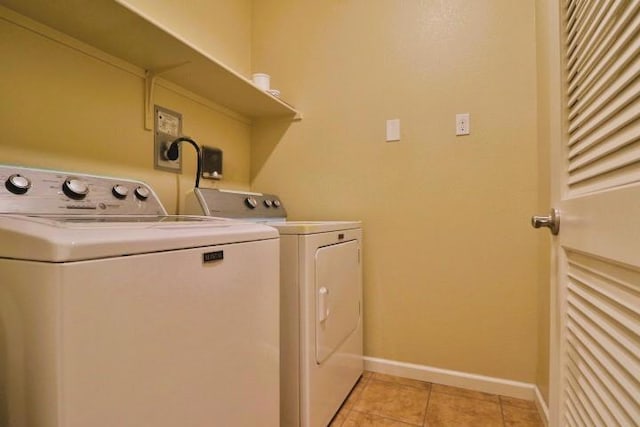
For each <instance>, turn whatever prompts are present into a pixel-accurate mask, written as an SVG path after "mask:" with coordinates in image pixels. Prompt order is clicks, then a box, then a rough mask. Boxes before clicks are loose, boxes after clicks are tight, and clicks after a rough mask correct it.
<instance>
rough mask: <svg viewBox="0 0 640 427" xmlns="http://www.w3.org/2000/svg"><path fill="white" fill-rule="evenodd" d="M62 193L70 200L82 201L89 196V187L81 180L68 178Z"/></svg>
mask: <svg viewBox="0 0 640 427" xmlns="http://www.w3.org/2000/svg"><path fill="white" fill-rule="evenodd" d="M62 192H63V193H64V194H66V195H67V197H69V198H70V199H74V200H82V199H84V198H85V197H87V194H89V186H87V184H85V183H84V182H82V181H80V180H79V179H75V178H67V180H66V181H65V182H64V184H62Z"/></svg>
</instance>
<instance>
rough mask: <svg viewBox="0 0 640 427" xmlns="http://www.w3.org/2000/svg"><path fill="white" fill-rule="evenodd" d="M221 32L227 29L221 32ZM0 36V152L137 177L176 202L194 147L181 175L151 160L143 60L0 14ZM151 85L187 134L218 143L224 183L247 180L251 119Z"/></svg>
mask: <svg viewBox="0 0 640 427" xmlns="http://www.w3.org/2000/svg"><path fill="white" fill-rule="evenodd" d="M233 19H236V17H235V15H234V17H233ZM247 19H250V15H248V16H247ZM239 27H240V25H239ZM226 38H230V39H232V38H233V37H232V35H231V34H227V35H226V36H225V38H223V39H221V42H222V41H224V40H226ZM0 40H2V42H1V43H0V57H2V58H3V59H2V65H0V93H1V94H2V102H1V103H0V123H2V126H3V130H4V131H3V137H2V142H1V143H0V162H2V163H9V164H22V165H26V166H31V167H46V168H53V169H62V170H73V171H78V172H87V173H95V174H103V175H114V176H126V177H131V178H134V179H142V180H144V181H147V182H149V183H150V184H151V185H152V186H153V187H154V188H155V189H156V191H157V192H158V193H159V195H160V197H161V199H162V202H163V203H164V204H165V206H166V207H167V210H168V211H169V212H170V213H175V212H176V210H177V208H178V204H179V201H178V200H179V199H178V197H177V195H178V194H181V195H182V196H183V195H184V193H185V192H186V191H187V190H188V189H189V188H190V187H192V186H193V178H194V173H195V154H193V153H192V150H191V148H190V147H188V146H187V147H185V149H184V153H185V155H184V156H183V171H184V172H183V175H181V179H180V180H178V178H177V175H175V174H172V173H168V172H163V171H157V170H154V167H153V159H154V157H153V133H152V132H151V131H146V130H144V129H143V117H144V116H143V111H144V110H143V105H144V80H143V78H142V70H139V69H136V68H135V67H133V66H127V64H121V63H119V62H118V61H115V62H116V63H118V64H119V65H121V67H117V66H114V65H111V64H108V63H106V62H105V61H103V60H101V59H97V58H95V57H91V56H88V55H86V54H84V53H81V52H79V51H78V50H76V49H72V48H70V47H68V46H65V45H62V44H61V43H58V42H56V41H52V40H50V39H49V38H46V37H43V36H42V35H39V34H36V33H34V32H32V31H30V30H27V29H25V28H23V27H20V26H17V25H14V24H13V23H10V22H7V21H4V20H0ZM155 94H156V98H155V102H156V103H157V104H159V105H162V106H164V107H167V108H169V109H172V110H175V111H178V112H180V113H182V114H183V133H184V134H186V135H190V136H192V137H193V138H195V139H196V141H198V142H199V143H200V144H204V145H210V146H215V147H220V148H222V149H223V151H224V156H225V165H224V167H225V169H224V173H225V185H226V186H227V187H236V188H248V187H249V179H250V177H249V145H250V137H251V129H250V124H249V123H248V122H247V121H242V120H237V119H234V118H231V117H229V116H228V115H225V114H222V113H220V112H218V111H217V110H216V108H215V105H211V104H207V103H206V102H204V101H202V100H201V99H198V97H193V96H192V97H189V96H186V95H185V93H182V92H180V91H178V92H176V91H174V90H168V89H167V88H165V87H162V86H157V87H156V92H155ZM205 185H211V184H209V183H208V182H205Z"/></svg>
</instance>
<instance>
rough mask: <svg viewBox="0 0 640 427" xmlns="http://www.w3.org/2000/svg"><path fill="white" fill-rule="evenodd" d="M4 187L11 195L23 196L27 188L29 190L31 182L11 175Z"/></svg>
mask: <svg viewBox="0 0 640 427" xmlns="http://www.w3.org/2000/svg"><path fill="white" fill-rule="evenodd" d="M4 186H5V187H7V190H9V191H11V192H12V193H13V194H24V193H26V192H27V191H28V190H29V188H31V181H29V179H28V178H26V177H24V176H22V175H20V174H18V173H16V174H13V175H11V176H10V177H9V178H7V180H6V181H5V182H4Z"/></svg>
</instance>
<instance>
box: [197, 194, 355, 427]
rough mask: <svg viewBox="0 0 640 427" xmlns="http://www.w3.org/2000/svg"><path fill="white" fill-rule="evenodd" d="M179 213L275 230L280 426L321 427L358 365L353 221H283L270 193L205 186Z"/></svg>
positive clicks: (339, 402) (350, 385)
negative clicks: (255, 223) (277, 245)
mask: <svg viewBox="0 0 640 427" xmlns="http://www.w3.org/2000/svg"><path fill="white" fill-rule="evenodd" d="M186 208H187V212H188V213H190V214H204V215H213V216H218V217H225V218H236V219H242V220H253V221H258V222H262V223H265V224H267V225H269V226H272V227H275V228H276V229H278V231H279V233H280V277H281V279H280V310H281V311H280V373H281V374H280V387H281V388H280V390H281V405H280V408H281V410H280V418H281V424H282V426H284V427H299V426H303V427H326V426H327V425H329V423H330V422H331V420H332V418H333V417H334V415H335V414H336V412H337V411H338V410H339V408H340V406H341V405H342V403H343V402H344V400H345V399H346V398H347V396H348V394H349V392H350V391H351V389H352V388H353V387H354V385H355V384H356V382H357V381H358V379H359V378H360V376H361V375H362V372H363V367H364V362H363V357H362V356H363V355H362V338H363V336H362V266H361V264H362V254H361V247H362V225H361V223H360V222H359V221H286V210H285V208H284V206H283V204H282V202H281V201H280V199H279V198H278V197H277V196H274V195H269V194H261V193H244V192H235V191H224V190H215V189H205V188H195V189H194V190H193V191H192V192H191V193H190V194H189V195H188V196H187V202H186Z"/></svg>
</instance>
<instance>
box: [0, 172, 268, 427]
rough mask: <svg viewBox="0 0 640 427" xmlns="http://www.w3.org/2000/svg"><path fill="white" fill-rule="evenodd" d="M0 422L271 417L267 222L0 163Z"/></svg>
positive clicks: (128, 184)
mask: <svg viewBox="0 0 640 427" xmlns="http://www.w3.org/2000/svg"><path fill="white" fill-rule="evenodd" d="M0 179H1V180H2V181H1V183H3V184H4V185H1V183H0V185H1V187H0V241H1V242H2V245H0V277H1V278H2V280H1V281H0V376H1V378H2V379H1V381H0V425H3V426H12V427H86V426H91V427H113V426H121V427H140V426H154V427H159V426H164V427H170V426H171V427H174V426H214V425H219V426H258V425H259V426H271V427H277V426H279V425H280V421H279V393H278V392H279V322H278V317H279V308H278V307H279V290H278V288H279V271H278V268H277V262H278V253H279V239H278V233H277V232H276V231H275V230H274V229H273V228H270V227H267V226H263V225H259V224H255V223H238V222H235V221H229V220H223V219H215V218H207V217H189V216H171V215H166V211H165V210H164V208H163V207H162V205H161V204H160V202H159V200H158V198H157V197H156V195H155V193H154V192H153V190H152V189H151V188H150V187H149V186H147V185H146V184H144V183H142V182H138V181H131V180H125V179H113V178H105V177H97V176H91V175H84V174H68V173H65V172H55V171H45V170H38V169H29V168H20V167H13V166H0Z"/></svg>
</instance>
